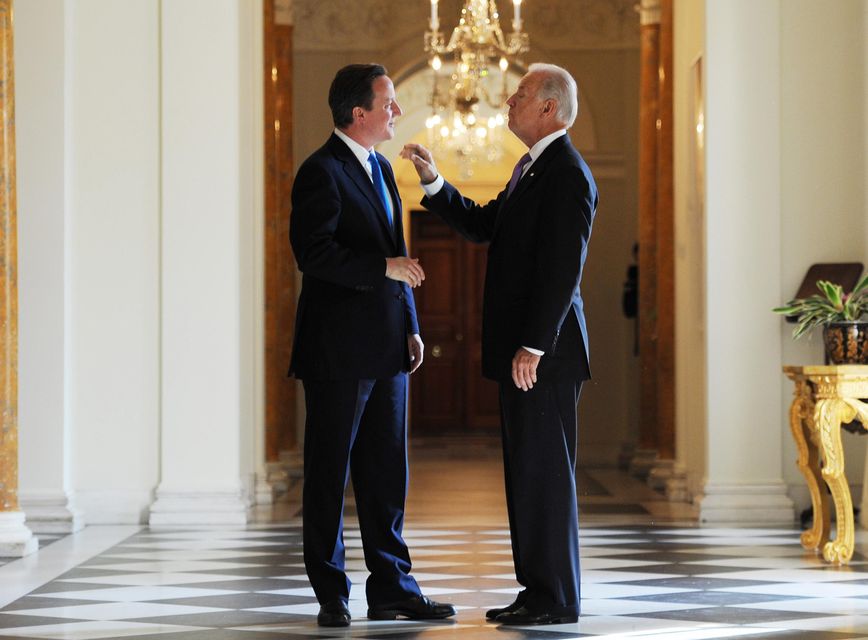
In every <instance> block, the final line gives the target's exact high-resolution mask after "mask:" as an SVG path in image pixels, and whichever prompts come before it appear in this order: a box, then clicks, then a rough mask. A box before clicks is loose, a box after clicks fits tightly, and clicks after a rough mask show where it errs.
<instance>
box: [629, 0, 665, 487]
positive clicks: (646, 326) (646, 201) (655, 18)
mask: <svg viewBox="0 0 868 640" xmlns="http://www.w3.org/2000/svg"><path fill="white" fill-rule="evenodd" d="M639 18H640V22H641V32H640V38H641V40H640V54H639V55H640V61H639V65H640V69H639V73H640V79H639V83H640V84H639V369H640V371H639V381H640V382H639V442H638V444H637V447H636V450H635V452H634V454H633V459H632V461H631V462H630V471H631V473H633V474H634V475H637V476H641V477H645V476H647V475H648V473H649V472H650V470H651V468H652V467H653V466H654V463H655V461H656V459H657V280H656V275H655V274H656V271H657V162H658V153H657V118H658V112H659V106H658V101H659V90H660V84H659V80H658V73H659V66H660V0H642V3H641V5H640V7H639Z"/></svg>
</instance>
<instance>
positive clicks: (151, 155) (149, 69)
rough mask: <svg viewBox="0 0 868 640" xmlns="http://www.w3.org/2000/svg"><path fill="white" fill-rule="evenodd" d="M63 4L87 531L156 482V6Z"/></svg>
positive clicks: (149, 1)
mask: <svg viewBox="0 0 868 640" xmlns="http://www.w3.org/2000/svg"><path fill="white" fill-rule="evenodd" d="M64 8H65V11H66V15H65V19H66V43H65V51H66V91H65V95H66V101H67V102H66V116H65V117H66V123H67V131H66V135H65V137H64V144H65V145H66V150H65V156H66V158H65V162H66V167H65V175H66V177H67V183H66V208H67V213H66V218H65V219H66V234H65V252H66V255H65V268H66V300H65V311H66V314H65V331H66V344H65V352H66V354H65V357H66V362H65V367H64V376H65V387H66V389H65V414H66V420H67V422H68V424H67V427H66V429H67V431H66V438H67V442H70V441H71V442H72V451H71V454H72V459H73V464H72V473H71V475H72V486H73V487H74V489H75V495H74V499H75V504H76V506H77V507H78V508H79V509H81V510H82V511H83V512H84V517H85V521H86V522H87V523H89V524H92V523H112V524H138V523H140V522H141V521H142V519H143V517H144V515H145V514H146V513H147V509H148V507H149V506H150V503H151V501H152V498H153V490H154V487H155V485H156V483H157V478H158V476H157V472H158V459H157V451H158V442H159V440H158V438H159V432H158V424H159V423H158V420H159V311H158V309H159V307H158V305H159V289H158V285H159V280H158V267H159V244H158V238H159V235H158V234H159V217H158V213H159V83H158V80H159V75H158V74H159V65H158V61H159V48H158V44H159V30H158V16H159V5H158V3H157V2H156V1H155V0H125V1H124V2H114V1H113V0H77V1H76V2H74V3H73V2H66V3H64ZM72 436H74V437H72Z"/></svg>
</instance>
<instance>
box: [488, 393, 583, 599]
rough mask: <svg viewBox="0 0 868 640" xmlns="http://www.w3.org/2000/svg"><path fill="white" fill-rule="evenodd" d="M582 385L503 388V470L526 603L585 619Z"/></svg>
mask: <svg viewBox="0 0 868 640" xmlns="http://www.w3.org/2000/svg"><path fill="white" fill-rule="evenodd" d="M581 387H582V383H581V381H575V380H570V381H566V382H557V381H556V382H551V383H545V382H539V383H536V384H535V385H534V386H533V388H532V389H530V390H528V391H522V390H521V389H518V388H516V386H515V385H514V384H513V383H512V381H509V382H501V383H500V409H501V428H502V435H503V466H504V474H505V481H506V504H507V511H508V514H509V531H510V536H511V539H512V555H513V562H514V563H515V575H516V578H517V579H518V582H519V584H521V585H522V586H523V587H524V588H525V591H524V594H523V596H522V598H523V601H524V604H525V606H527V607H528V608H531V609H532V610H536V611H549V612H552V613H553V614H556V615H578V614H579V610H580V606H581V594H580V589H581V587H580V578H579V520H578V504H577V501H576V431H577V428H576V405H577V403H578V399H579V393H580V392H581Z"/></svg>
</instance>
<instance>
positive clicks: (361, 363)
mask: <svg viewBox="0 0 868 640" xmlns="http://www.w3.org/2000/svg"><path fill="white" fill-rule="evenodd" d="M377 157H378V158H379V161H380V166H381V167H382V170H383V177H384V179H385V181H386V185H387V187H388V189H389V192H390V193H391V194H392V200H393V202H394V204H395V208H394V225H393V226H391V227H390V225H389V222H388V218H387V217H386V211H385V209H384V207H383V204H382V202H381V200H380V198H379V196H378V195H377V192H376V191H375V190H374V186H373V184H372V183H371V179H370V178H369V177H368V175H367V173H366V172H365V170H364V168H363V167H362V165H361V164H360V163H359V161H358V159H357V158H356V156H355V155H353V153H352V151H351V150H350V148H349V147H348V146H347V145H346V143H344V142H343V141H342V140H341V139H340V138H338V137H337V136H336V135H334V134H332V136H331V137H330V138H329V140H328V141H327V142H326V143H325V145H323V146H322V147H321V148H320V149H318V150H317V151H316V152H314V153H313V154H312V155H311V156H310V157H309V158H308V159H307V160H305V161H304V163H303V164H302V165H301V167H300V168H299V170H298V174H297V175H296V178H295V182H294V184H293V188H292V215H291V217H290V234H289V235H290V242H291V243H292V249H293V252H294V253H295V258H296V261H297V262H298V268H299V270H300V271H301V272H302V274H303V279H302V289H301V296H300V298H299V301H298V311H297V315H296V324H295V341H294V343H293V350H292V362H291V365H290V371H289V373H290V375H295V376H296V377H298V378H302V379H309V380H342V379H376V378H385V377H390V376H394V375H396V374H398V373H399V372H401V371H406V370H408V369H409V350H408V346H407V336H408V334H413V333H419V323H418V321H417V319H416V306H415V302H414V300H413V292H412V290H411V289H410V287H409V286H407V285H406V284H405V283H403V282H397V281H395V280H391V279H388V278H386V275H385V273H386V260H385V259H386V258H387V257H395V256H406V255H407V247H406V245H405V243H404V232H403V226H402V221H401V199H400V198H399V196H398V189H397V186H396V184H395V176H394V174H393V173H392V167H391V166H390V165H389V162H388V161H387V160H386V159H385V158H384V157H383V156H381V155H379V154H378V155H377Z"/></svg>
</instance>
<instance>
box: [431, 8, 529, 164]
mask: <svg viewBox="0 0 868 640" xmlns="http://www.w3.org/2000/svg"><path fill="white" fill-rule="evenodd" d="M521 2H522V0H512V4H513V19H512V33H510V34H509V37H508V38H507V37H505V36H504V34H503V31H501V28H500V16H499V14H498V12H497V5H496V4H495V0H465V2H464V8H462V9H461V18H460V19H459V21H458V26H457V27H455V29H454V30H453V31H452V36H451V37H450V38H449V42H448V43H447V42H446V41H445V39H444V37H443V33H442V32H441V31H440V17H439V15H438V4H439V0H431V19H430V22H429V30H428V31H427V32H426V33H425V52H426V53H428V54H429V56H430V57H429V60H428V64H429V65H430V66H431V69H432V70H433V71H434V83H433V89H432V92H431V115H430V116H429V117H428V118H427V119H426V121H425V126H426V128H427V130H428V144H429V145H430V146H431V147H432V149H433V150H434V151H435V152H439V153H444V152H447V153H451V154H453V155H454V156H455V158H456V160H457V163H458V166H459V170H460V171H461V174H462V177H464V178H469V177H471V176H472V175H473V165H474V164H476V163H477V162H479V161H480V160H485V161H488V162H497V161H498V160H499V159H500V158H501V157H502V155H503V145H502V144H501V140H502V135H503V129H504V124H505V123H506V116H505V114H504V103H505V102H506V99H507V98H508V97H509V91H508V89H507V74H506V72H507V70H508V69H509V66H510V64H511V63H512V62H513V61H514V59H515V56H517V55H519V54H522V53H525V52H527V51H528V49H529V40H528V36H527V34H526V33H524V32H523V31H522V29H521V23H522V20H521ZM449 54H451V55H452V58H453V59H452V62H451V63H444V62H443V60H442V59H441V57H440V56H444V57H445V56H447V55H449ZM489 68H499V69H500V76H499V79H500V82H499V83H498V82H497V79H496V78H495V77H494V76H493V75H492V74H491V73H490V71H489Z"/></svg>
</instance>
